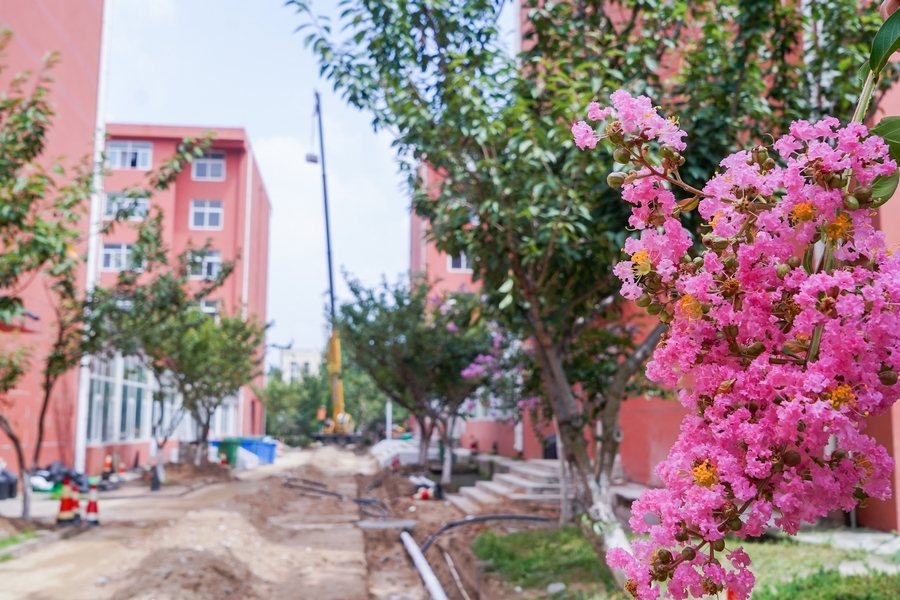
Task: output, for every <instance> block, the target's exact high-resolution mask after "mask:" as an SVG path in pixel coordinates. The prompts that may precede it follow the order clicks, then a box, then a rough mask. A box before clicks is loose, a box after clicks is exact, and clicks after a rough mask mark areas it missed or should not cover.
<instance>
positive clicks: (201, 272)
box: [190, 250, 222, 279]
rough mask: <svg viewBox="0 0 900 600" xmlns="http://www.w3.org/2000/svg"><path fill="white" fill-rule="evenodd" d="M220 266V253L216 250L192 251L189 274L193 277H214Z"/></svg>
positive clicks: (217, 274)
mask: <svg viewBox="0 0 900 600" xmlns="http://www.w3.org/2000/svg"><path fill="white" fill-rule="evenodd" d="M221 268H222V253H221V252H219V251H218V250H207V251H206V252H205V253H202V254H201V253H200V252H196V253H194V259H193V260H192V261H191V266H190V275H191V277H192V278H194V279H215V278H216V277H218V276H219V271H220V270H221Z"/></svg>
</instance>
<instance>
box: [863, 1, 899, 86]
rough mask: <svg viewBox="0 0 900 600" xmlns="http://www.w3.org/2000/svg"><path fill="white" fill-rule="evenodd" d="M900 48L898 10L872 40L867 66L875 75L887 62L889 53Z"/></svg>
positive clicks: (889, 56)
mask: <svg viewBox="0 0 900 600" xmlns="http://www.w3.org/2000/svg"><path fill="white" fill-rule="evenodd" d="M898 48H900V11H897V12H895V13H894V14H892V15H891V16H890V18H889V19H888V20H887V21H885V22H884V24H883V25H882V26H881V29H879V30H878V33H876V34H875V39H874V40H872V54H870V55H869V67H870V68H871V69H872V71H874V72H875V74H876V75H878V74H879V73H881V70H882V69H883V68H884V66H885V65H886V64H887V62H888V59H890V58H891V54H893V53H894V52H896V51H897V49H898Z"/></svg>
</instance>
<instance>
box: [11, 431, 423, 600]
mask: <svg viewBox="0 0 900 600" xmlns="http://www.w3.org/2000/svg"><path fill="white" fill-rule="evenodd" d="M374 472H375V464H374V462H373V461H372V460H371V459H370V458H368V457H364V456H356V455H354V454H353V453H351V452H348V451H341V450H337V449H334V448H329V447H326V448H320V449H317V450H304V451H302V452H297V453H294V454H289V455H286V456H285V460H284V461H282V462H281V463H280V464H277V465H275V466H274V468H273V467H268V468H264V469H260V470H257V471H252V472H248V473H245V474H244V475H242V478H241V479H238V480H233V481H227V482H221V483H216V484H212V485H206V486H203V487H201V488H199V489H195V490H193V491H187V492H186V493H183V494H174V493H170V494H162V495H156V496H154V495H152V494H151V493H150V492H149V491H146V492H145V491H144V490H143V488H142V487H137V486H136V487H135V488H134V493H132V494H131V495H130V497H121V498H120V499H117V500H109V501H107V502H106V504H107V505H108V506H105V505H104V502H103V500H101V505H100V517H101V521H103V522H104V524H103V525H102V526H101V527H99V528H97V529H93V530H90V531H87V532H85V533H81V534H79V535H76V536H74V537H72V538H71V539H67V540H62V541H57V542H53V543H51V544H47V545H45V546H43V547H41V548H40V549H37V550H35V551H33V552H31V553H29V554H25V555H24V556H21V557H18V558H14V559H12V560H10V561H8V562H5V563H2V564H0V598H2V599H4V600H6V599H9V600H13V599H28V600H57V599H59V600H81V599H83V600H95V599H101V600H125V599H129V598H135V599H139V600H151V599H154V600H194V599H196V600H221V599H224V598H235V599H257V598H258V599H273V600H281V599H285V600H286V599H288V598H290V599H298V598H309V599H313V600H338V599H340V600H367V599H369V598H372V599H375V600H419V599H423V598H425V593H424V590H423V589H422V586H421V583H420V582H419V580H418V577H417V575H416V572H415V571H414V570H413V569H411V568H410V566H409V564H408V562H407V561H406V560H405V557H403V554H402V549H401V548H402V547H401V546H400V544H399V541H397V542H396V548H394V547H386V548H385V549H384V550H385V552H384V553H385V556H386V557H387V558H386V559H385V560H378V561H377V565H378V568H377V569H374V571H375V572H374V573H373V572H371V571H373V569H370V568H367V560H366V548H365V539H364V536H363V534H362V532H361V531H360V530H359V528H357V527H356V525H355V522H356V521H358V520H359V519H360V513H359V509H358V507H357V505H356V504H355V503H353V502H350V501H341V500H339V499H336V498H335V499H326V500H323V499H321V498H320V497H317V496H314V495H301V494H302V492H298V491H297V490H295V489H289V488H286V487H284V486H282V484H281V482H282V478H283V477H284V476H285V475H292V476H295V477H303V478H305V479H307V480H309V481H317V482H323V483H326V484H327V485H328V488H329V489H331V490H333V491H335V492H338V493H341V494H344V495H347V496H351V497H353V496H356V495H357V494H358V489H357V483H356V476H357V475H371V474H372V473H374ZM123 496H124V495H123ZM370 562H371V556H370Z"/></svg>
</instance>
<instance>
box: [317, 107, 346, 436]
mask: <svg viewBox="0 0 900 600" xmlns="http://www.w3.org/2000/svg"><path fill="white" fill-rule="evenodd" d="M316 115H317V116H318V120H319V156H320V157H321V160H322V198H323V199H324V202H325V244H326V248H327V251H328V294H329V296H330V298H331V339H330V340H329V342H328V378H329V381H330V383H331V405H332V408H333V414H332V418H333V419H334V430H333V433H352V432H351V431H349V430H348V429H349V428H352V424H351V423H352V421H351V420H350V419H349V417H348V415H345V414H344V382H343V381H341V340H340V337H339V336H338V331H337V328H336V327H335V326H334V324H335V322H336V319H337V312H336V310H335V306H334V268H333V266H332V262H331V222H330V220H329V215H328V182H327V180H326V178H325V136H324V135H323V132H322V102H321V98H320V97H319V92H318V91H316ZM307 160H310V157H307ZM311 162H314V161H311Z"/></svg>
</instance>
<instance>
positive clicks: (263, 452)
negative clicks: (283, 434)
mask: <svg viewBox="0 0 900 600" xmlns="http://www.w3.org/2000/svg"><path fill="white" fill-rule="evenodd" d="M241 448H243V449H245V450H247V451H249V452H252V453H253V454H255V455H256V456H258V457H259V462H260V463H261V464H264V465H271V464H272V463H274V462H275V450H276V448H277V444H276V443H275V442H269V441H266V440H264V439H261V438H246V437H245V438H241Z"/></svg>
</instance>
